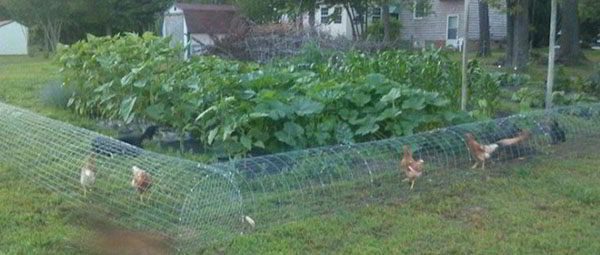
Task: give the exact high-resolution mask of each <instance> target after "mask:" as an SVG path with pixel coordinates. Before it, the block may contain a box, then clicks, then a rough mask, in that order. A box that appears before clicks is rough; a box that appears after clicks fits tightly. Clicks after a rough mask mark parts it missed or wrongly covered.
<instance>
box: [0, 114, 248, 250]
mask: <svg viewBox="0 0 600 255" xmlns="http://www.w3.org/2000/svg"><path fill="white" fill-rule="evenodd" d="M98 140H102V141H103V143H101V146H98V145H97V144H95V143H94V141H98ZM93 145H95V146H93ZM0 164H2V165H4V166H8V167H13V168H14V169H17V170H18V171H19V172H20V173H22V174H23V176H24V177H26V178H29V179H31V181H32V184H33V183H35V184H39V185H41V186H44V187H47V188H49V189H50V190H52V191H55V192H58V193H60V194H62V195H64V196H66V197H68V198H69V199H68V200H70V201H71V202H79V203H85V204H87V205H89V206H91V207H92V208H94V209H95V210H97V211H98V212H105V213H106V215H111V220H112V221H115V223H117V224H119V225H122V226H124V227H127V228H130V229H134V230H143V231H155V232H158V233H161V234H164V235H167V236H169V237H170V238H172V239H173V240H175V245H176V246H177V247H184V248H185V247H193V246H195V245H197V244H199V243H210V242H215V241H220V240H222V239H225V238H229V237H228V235H232V234H233V233H239V232H238V229H240V228H241V227H242V226H240V225H241V224H242V223H241V222H240V220H239V219H240V217H241V215H242V211H241V209H242V208H241V200H242V198H241V197H240V193H239V191H238V188H237V185H236V184H235V182H234V180H233V176H232V175H231V173H228V172H224V171H222V170H219V169H217V168H214V167H211V166H207V165H203V164H199V163H197V162H192V161H187V160H182V159H177V158H172V157H167V156H163V155H159V154H155V153H151V152H147V151H143V150H141V149H138V148H135V147H133V146H130V145H128V144H125V143H121V142H119V141H116V140H111V139H109V138H107V137H103V136H101V135H99V134H97V133H93V132H90V131H87V130H85V129H81V128H77V127H74V126H71V125H68V124H64V123H61V122H58V121H54V120H51V119H48V118H45V117H42V116H39V115H36V114H34V113H31V112H29V111H26V110H22V109H18V108H15V107H12V106H9V105H6V104H0ZM83 168H91V169H92V171H94V172H95V176H93V178H92V180H87V181H85V182H84V180H83V179H84V178H83V177H82V174H81V171H82V169H83ZM134 168H136V169H138V170H142V171H144V172H145V173H147V175H148V180H147V183H146V184H145V185H146V186H144V187H142V186H139V187H134V184H135V183H133V181H134V171H133V169H134ZM88 178H90V177H88ZM82 183H87V186H88V189H89V190H88V191H87V192H86V194H85V195H84V192H83V187H82V186H83V185H82ZM138 185H144V184H143V183H138Z"/></svg>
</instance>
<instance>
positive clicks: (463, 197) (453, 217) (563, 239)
mask: <svg viewBox="0 0 600 255" xmlns="http://www.w3.org/2000/svg"><path fill="white" fill-rule="evenodd" d="M599 163H600V159H597V158H582V159H578V160H566V161H561V160H558V159H554V160H552V159H550V160H545V161H541V160H536V161H535V162H533V163H527V164H526V165H524V166H515V167H510V168H507V169H502V167H501V166H497V167H496V168H495V169H494V170H492V171H495V173H490V174H484V175H482V176H481V178H476V179H473V180H471V181H465V182H463V183H456V184H453V185H451V186H450V187H447V188H443V189H437V190H431V191H425V192H415V193H414V194H413V195H412V196H410V197H409V199H408V200H406V201H403V200H401V199H399V200H397V201H396V202H391V203H387V204H384V205H381V204H379V205H377V204H373V205H370V206H365V207H364V208H362V209H359V210H357V211H352V212H347V213H342V214H337V215H329V216H323V217H314V218H310V219H306V220H302V221H298V222H294V223H289V224H285V225H282V226H277V227H273V228H272V229H269V230H266V231H261V232H260V233H254V234H250V235H246V236H242V237H239V238H236V239H235V240H233V241H232V242H231V244H229V245H228V246H223V247H219V248H216V249H208V250H206V253H213V252H224V253H226V254H280V253H284V254H287V253H308V254H311V253H339V254H397V253H404V254H414V253H428V254H431V253H441V254H448V253H450V254H465V253H486V254H489V253H492V254H539V253H559V254H564V253H568V254H572V253H579V254H593V253H595V252H597V251H599V250H600V242H598V240H597V238H598V236H600V223H598V221H597V219H598V217H599V216H600V208H599V207H598V206H597V205H598V204H599V203H600V187H599V186H598V185H597V183H598V181H599V180H600V171H598V169H597V166H598V164H599ZM472 171H480V170H472ZM421 185H423V184H421ZM390 196H393V194H390ZM257 224H260V223H257Z"/></svg>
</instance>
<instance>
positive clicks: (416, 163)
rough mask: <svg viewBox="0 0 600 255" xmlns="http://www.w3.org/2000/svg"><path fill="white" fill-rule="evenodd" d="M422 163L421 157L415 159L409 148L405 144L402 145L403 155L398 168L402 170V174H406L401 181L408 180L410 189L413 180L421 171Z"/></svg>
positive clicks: (413, 184) (413, 183) (413, 182)
mask: <svg viewBox="0 0 600 255" xmlns="http://www.w3.org/2000/svg"><path fill="white" fill-rule="evenodd" d="M423 163H424V161H423V160H422V159H419V160H415V159H414V158H413V155H412V151H411V150H410V148H408V146H407V145H404V156H403V157H402V160H401V161H400V169H401V171H404V174H405V175H406V179H404V180H403V181H409V182H410V189H411V190H412V189H413V187H414V186H415V180H416V179H417V178H418V177H419V176H421V174H422V173H423Z"/></svg>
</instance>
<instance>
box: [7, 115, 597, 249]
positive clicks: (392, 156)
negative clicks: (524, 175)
mask: <svg viewBox="0 0 600 255" xmlns="http://www.w3.org/2000/svg"><path fill="white" fill-rule="evenodd" d="M598 124H600V105H585V106H574V107H565V108H557V109H554V110H552V111H537V112H531V113H528V114H519V115H515V116H511V117H507V118H503V119H497V120H492V121H486V122H479V123H472V124H466V125H459V126H453V127H448V128H444V129H438V130H434V131H430V132H425V133H419V134H415V135H412V136H406V137H400V138H394V139H387V140H381V141H374V142H369V143H361V144H352V145H339V146H333V147H327V148H316V149H309V150H303V151H294V152H288V153H282V154H276V155H269V156H263V157H256V158H247V159H242V160H235V161H228V162H221V163H216V164H212V165H204V164H200V163H197V162H192V161H187V160H182V159H178V158H173V157H167V156H163V155H159V154H156V153H152V152H147V151H143V150H140V149H136V148H133V147H131V146H129V145H127V144H124V143H120V142H118V141H115V140H112V139H109V138H107V137H103V136H101V135H99V134H97V133H94V132H90V131H87V130H84V129H81V128H77V127H74V126H71V125H68V124H64V123H61V122H58V121H54V120H51V119H48V118H45V117H42V116H39V115H37V114H34V113H31V112H29V111H27V110H23V109H19V108H16V107H12V106H9V105H5V104H0V164H2V165H6V166H9V167H13V168H15V169H17V170H18V171H20V172H21V173H22V174H23V176H24V178H28V179H30V180H31V183H32V185H38V184H39V185H42V186H45V187H47V188H49V189H50V190H52V191H55V192H58V193H60V194H63V195H64V196H66V197H68V198H69V200H70V201H72V202H74V203H77V204H81V205H86V206H91V207H92V208H96V209H97V211H98V212H101V213H103V214H104V215H106V217H109V218H110V220H111V221H114V222H116V223H118V224H119V225H122V226H124V227H127V228H131V229H139V230H151V231H156V232H160V233H163V234H165V235H167V236H169V237H171V238H173V239H174V240H175V245H176V246H177V247H178V248H179V249H182V250H194V249H197V248H199V247H202V246H206V245H210V244H213V243H218V242H222V241H225V240H229V239H231V238H233V237H235V236H236V235H239V234H240V233H242V234H245V233H248V232H252V231H257V230H260V229H264V228H269V227H271V226H273V225H277V224H282V223H286V222H291V221H295V220H299V219H303V218H307V217H314V216H321V215H332V214H335V213H343V212H345V211H347V210H351V209H353V208H360V207H363V206H367V205H370V204H383V203H387V202H390V201H392V200H397V199H401V198H407V197H409V196H410V194H414V193H418V192H420V191H423V190H428V189H434V188H443V187H445V186H446V185H449V184H452V183H456V182H461V181H468V180H469V179H470V178H474V176H473V173H477V172H478V171H480V172H484V171H488V172H494V171H497V169H498V168H504V167H506V166H507V165H510V164H519V163H520V162H522V161H524V160H528V159H532V158H536V157H541V156H544V155H546V154H553V155H554V154H557V153H556V152H557V151H564V152H569V153H562V154H560V153H559V154H560V155H573V153H578V152H581V151H582V148H583V147H585V146H592V147H593V146H597V145H596V144H598V141H599V139H598V138H600V125H598ZM522 131H528V132H530V133H531V136H530V137H529V139H527V140H525V141H523V142H521V143H517V144H514V145H510V146H500V147H499V148H498V149H497V150H496V151H495V152H494V153H492V156H491V158H490V159H489V160H488V161H487V164H486V169H485V170H475V171H467V169H468V168H469V167H470V166H471V165H472V164H473V163H474V159H473V157H472V156H471V153H470V152H469V150H468V148H467V145H466V142H465V134H466V133H472V134H473V135H474V136H475V138H476V139H477V141H479V142H480V143H482V144H491V143H494V142H496V141H498V140H500V139H505V138H512V137H516V136H517V135H518V134H519V133H520V132H522ZM98 140H102V141H104V142H103V143H101V145H98V143H97V141H98ZM405 145H407V146H409V147H410V148H411V150H412V151H413V152H414V157H415V159H423V160H424V166H425V167H424V172H423V175H422V176H421V177H420V178H418V179H417V180H416V184H415V188H414V189H413V190H410V185H409V184H407V183H404V182H402V179H404V173H403V172H402V171H401V170H400V166H399V164H400V160H401V158H402V148H403V146H405ZM94 146H95V147H94ZM92 154H95V155H96V161H95V162H94V164H95V168H96V182H95V184H94V185H93V186H92V187H91V190H90V191H89V192H88V194H87V195H86V196H84V195H83V189H82V186H81V184H80V171H81V168H82V167H83V166H84V164H85V162H86V159H87V158H89V156H90V155H92ZM557 155H558V154H557ZM133 166H137V167H139V168H142V169H144V170H146V171H147V172H148V173H149V174H150V175H151V177H152V186H151V187H150V189H149V190H148V192H147V197H146V199H145V200H143V201H142V200H140V198H139V194H137V192H136V190H135V189H134V188H133V187H132V186H131V180H132V177H133V173H132V167H133ZM253 223H255V227H253V226H252V225H253Z"/></svg>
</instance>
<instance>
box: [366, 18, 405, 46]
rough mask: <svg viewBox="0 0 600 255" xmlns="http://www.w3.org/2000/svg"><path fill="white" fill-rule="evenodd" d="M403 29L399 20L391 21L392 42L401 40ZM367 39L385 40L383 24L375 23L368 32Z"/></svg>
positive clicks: (380, 22)
mask: <svg viewBox="0 0 600 255" xmlns="http://www.w3.org/2000/svg"><path fill="white" fill-rule="evenodd" d="M401 29H402V23H401V22H400V21H399V20H395V19H390V40H391V41H395V40H400V30H401ZM367 37H368V38H369V39H371V40H374V41H381V40H383V22H382V21H379V20H378V21H375V22H373V23H371V24H370V25H369V29H368V30H367Z"/></svg>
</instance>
